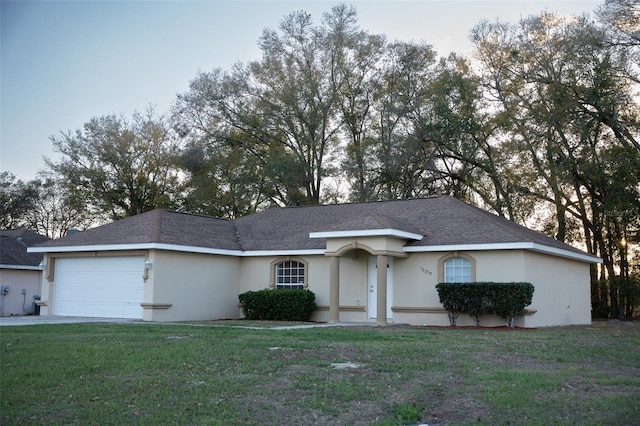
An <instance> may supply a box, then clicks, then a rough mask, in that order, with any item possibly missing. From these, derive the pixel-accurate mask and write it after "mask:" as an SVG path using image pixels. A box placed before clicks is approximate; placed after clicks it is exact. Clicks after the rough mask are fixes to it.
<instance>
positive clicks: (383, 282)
mask: <svg viewBox="0 0 640 426" xmlns="http://www.w3.org/2000/svg"><path fill="white" fill-rule="evenodd" d="M376 269H377V274H376V275H377V290H378V297H377V298H378V300H377V301H376V302H377V308H378V309H377V313H378V318H376V322H377V323H378V324H386V323H387V256H377V258H376Z"/></svg>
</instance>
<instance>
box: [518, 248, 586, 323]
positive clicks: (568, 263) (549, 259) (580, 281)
mask: <svg viewBox="0 0 640 426" xmlns="http://www.w3.org/2000/svg"><path fill="white" fill-rule="evenodd" d="M523 269H524V271H525V281H528V282H530V283H532V284H533V285H534V287H535V291H534V294H533V303H532V304H531V306H529V309H535V310H537V313H536V314H534V315H531V316H527V317H525V325H526V326H527V327H542V326H552V325H575V324H591V290H590V285H591V284H590V275H589V264H588V263H583V262H577V261H573V260H569V259H562V258H559V257H553V256H548V255H544V254H538V253H526V262H525V265H524V268H523Z"/></svg>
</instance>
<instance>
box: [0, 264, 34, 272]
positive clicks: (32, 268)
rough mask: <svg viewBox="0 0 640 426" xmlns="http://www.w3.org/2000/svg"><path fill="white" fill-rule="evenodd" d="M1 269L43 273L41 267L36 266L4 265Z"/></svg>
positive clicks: (0, 266)
mask: <svg viewBox="0 0 640 426" xmlns="http://www.w3.org/2000/svg"><path fill="white" fill-rule="evenodd" d="M0 269H20V270H24V271H41V270H42V267H41V266H34V265H2V264H0Z"/></svg>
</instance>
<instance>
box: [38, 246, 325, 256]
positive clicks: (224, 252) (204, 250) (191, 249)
mask: <svg viewBox="0 0 640 426" xmlns="http://www.w3.org/2000/svg"><path fill="white" fill-rule="evenodd" d="M29 250H30V251H33V252H36V253H83V252H94V251H132V250H169V251H179V252H185V253H200V254H217V255H221V256H236V257H250V256H304V255H316V254H317V255H322V254H324V252H325V249H291V250H250V251H243V250H230V249H218V248H211V247H197V246H184V245H177V244H161V243H140V244H111V245H92V246H88V245H87V246H67V247H33V248H30V249H29Z"/></svg>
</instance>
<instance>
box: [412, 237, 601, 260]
mask: <svg viewBox="0 0 640 426" xmlns="http://www.w3.org/2000/svg"><path fill="white" fill-rule="evenodd" d="M466 250H468V251H474V250H475V251H488V250H530V251H535V252H538V253H545V254H550V255H553V256H559V257H564V258H567V259H573V260H578V261H581V262H587V263H602V259H600V258H599V257H596V256H592V255H590V254H586V253H585V254H581V253H576V252H573V251H570V250H564V249H561V248H556V247H550V246H545V245H543V244H538V243H533V242H528V243H524V242H523V243H495V244H455V245H453V244H452V245H440V246H411V247H405V248H404V249H403V251H405V252H407V253H420V252H434V251H466Z"/></svg>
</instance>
